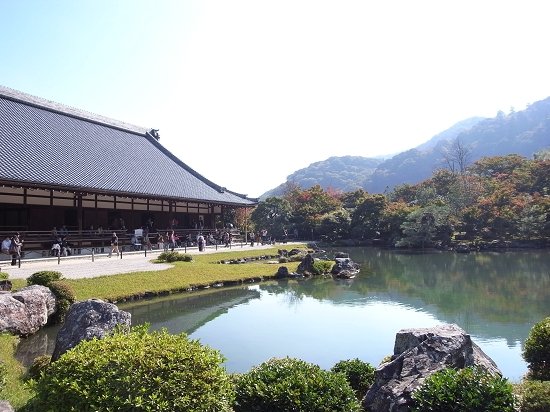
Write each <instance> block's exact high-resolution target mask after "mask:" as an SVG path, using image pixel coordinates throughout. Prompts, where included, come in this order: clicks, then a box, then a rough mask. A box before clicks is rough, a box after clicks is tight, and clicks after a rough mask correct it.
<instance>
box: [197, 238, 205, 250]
mask: <svg viewBox="0 0 550 412" xmlns="http://www.w3.org/2000/svg"><path fill="white" fill-rule="evenodd" d="M197 244H198V245H199V252H202V251H203V250H204V236H203V235H202V233H199V236H198V237H197Z"/></svg>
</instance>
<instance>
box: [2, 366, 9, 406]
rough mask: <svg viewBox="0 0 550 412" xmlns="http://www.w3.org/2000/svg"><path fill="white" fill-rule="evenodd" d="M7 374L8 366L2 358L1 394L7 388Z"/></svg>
mask: <svg viewBox="0 0 550 412" xmlns="http://www.w3.org/2000/svg"><path fill="white" fill-rule="evenodd" d="M7 376H8V368H7V367H6V364H5V363H4V362H2V361H1V360H0V395H2V392H3V391H4V389H5V388H6V382H7V379H8V378H7ZM0 399H2V398H0Z"/></svg>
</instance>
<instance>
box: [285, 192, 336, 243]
mask: <svg viewBox="0 0 550 412" xmlns="http://www.w3.org/2000/svg"><path fill="white" fill-rule="evenodd" d="M285 199H287V200H288V201H289V203H290V205H291V208H292V210H293V218H292V221H293V223H294V226H295V227H296V228H297V229H298V230H299V231H300V233H313V232H314V231H316V230H317V228H318V226H319V224H320V223H321V219H322V217H323V216H324V215H326V214H328V213H331V212H335V211H337V210H339V209H341V208H342V202H341V201H340V199H339V195H338V194H335V193H329V192H326V191H324V190H323V189H322V188H321V186H319V185H315V186H313V187H311V188H309V189H307V190H303V191H300V190H293V191H292V192H291V193H289V194H288V195H287V196H285Z"/></svg>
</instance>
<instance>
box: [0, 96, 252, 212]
mask: <svg viewBox="0 0 550 412" xmlns="http://www.w3.org/2000/svg"><path fill="white" fill-rule="evenodd" d="M0 182H8V183H9V182H13V183H14V184H16V183H21V184H28V185H37V186H48V187H53V188H56V187H58V188H62V189H74V190H82V191H90V192H96V193H111V194H116V195H119V196H137V197H139V196H142V197H148V198H168V199H176V200H188V201H197V202H209V203H219V204H229V205H240V206H249V205H254V204H255V203H256V200H255V199H249V198H247V197H246V196H245V195H241V194H238V193H235V192H232V191H229V190H226V189H225V188H222V187H220V186H219V185H216V184H214V183H213V182H211V181H210V180H208V179H206V178H205V177H203V176H202V175H200V174H199V173H197V172H196V171H194V170H193V169H191V168H190V167H189V166H187V165H186V164H185V163H183V162H182V161H181V160H179V159H178V158H177V157H176V156H174V155H173V154H172V153H170V152H169V151H168V150H167V149H166V148H164V147H163V146H162V145H161V144H160V143H159V142H158V138H157V136H156V133H155V131H154V130H153V129H146V128H142V127H137V126H134V125H130V124H127V123H124V122H120V121H117V120H113V119H109V118H106V117H103V116H99V115H96V114H93V113H89V112H85V111H82V110H78V109H75V108H71V107H68V106H64V105H61V104H59V103H55V102H52V101H49V100H45V99H41V98H38V97H35V96H31V95H28V94H26V93H22V92H19V91H16V90H13V89H10V88H7V87H3V86H0Z"/></svg>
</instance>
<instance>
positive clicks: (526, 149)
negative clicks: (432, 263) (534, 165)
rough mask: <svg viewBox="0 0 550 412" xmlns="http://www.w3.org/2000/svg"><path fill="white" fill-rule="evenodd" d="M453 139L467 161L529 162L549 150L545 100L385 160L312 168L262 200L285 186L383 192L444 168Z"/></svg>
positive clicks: (474, 121)
mask: <svg viewBox="0 0 550 412" xmlns="http://www.w3.org/2000/svg"><path fill="white" fill-rule="evenodd" d="M457 139H458V141H459V142H460V143H461V145H462V146H463V147H464V148H465V149H467V151H468V159H467V160H468V161H469V162H474V161H476V160H478V159H480V158H482V157H485V156H496V155H507V154H519V155H522V156H525V157H527V158H532V156H533V154H534V153H536V152H537V151H539V150H541V149H544V148H547V147H549V146H550V98H547V99H545V100H541V101H538V102H536V103H533V104H531V105H530V106H529V107H528V108H526V109H525V110H522V111H518V112H515V111H512V112H511V113H509V114H507V115H506V114H504V113H502V112H499V113H498V115H497V116H496V117H494V118H489V119H483V118H471V119H467V120H464V121H462V122H459V123H457V124H456V125H454V126H452V127H451V128H449V129H447V130H445V131H443V132H442V133H440V134H438V135H436V136H434V137H432V138H431V139H430V140H428V141H427V142H426V143H423V144H422V145H420V146H418V147H416V148H414V149H411V150H408V151H405V152H402V153H399V154H397V155H395V156H393V157H392V158H389V159H386V160H384V161H380V160H377V159H370V158H364V157H359V156H344V157H331V158H329V159H327V160H325V161H322V162H317V163H313V164H311V165H310V166H308V167H307V168H304V169H301V170H299V171H297V172H295V173H293V174H292V175H290V176H288V178H287V182H286V183H285V184H282V185H280V186H279V187H277V188H275V189H273V190H270V191H269V192H267V193H265V194H264V195H262V196H261V198H262V199H265V198H266V197H268V196H273V195H280V194H281V193H282V191H283V189H284V187H285V185H286V184H288V183H291V184H295V185H298V186H299V187H301V188H303V189H307V188H309V187H311V186H313V185H315V184H318V185H320V186H321V187H322V188H325V189H326V188H329V187H330V188H333V189H338V190H342V191H350V190H353V189H356V188H362V189H364V190H367V191H368V192H369V193H383V192H384V191H386V190H389V189H392V188H394V187H395V186H397V185H400V184H403V183H410V184H414V183H418V182H420V181H422V180H424V179H427V178H428V177H430V176H431V174H432V173H433V172H434V170H437V169H439V168H442V167H445V153H446V151H447V150H448V149H449V147H450V145H451V143H452V142H453V141H455V142H456V141H457Z"/></svg>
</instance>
